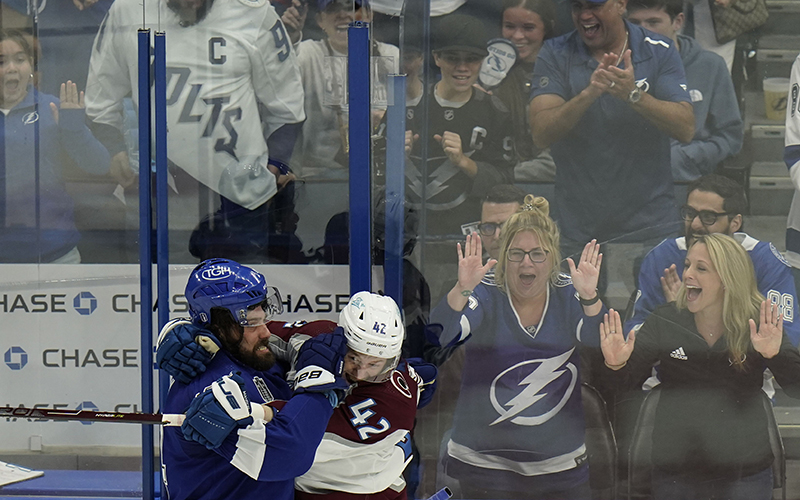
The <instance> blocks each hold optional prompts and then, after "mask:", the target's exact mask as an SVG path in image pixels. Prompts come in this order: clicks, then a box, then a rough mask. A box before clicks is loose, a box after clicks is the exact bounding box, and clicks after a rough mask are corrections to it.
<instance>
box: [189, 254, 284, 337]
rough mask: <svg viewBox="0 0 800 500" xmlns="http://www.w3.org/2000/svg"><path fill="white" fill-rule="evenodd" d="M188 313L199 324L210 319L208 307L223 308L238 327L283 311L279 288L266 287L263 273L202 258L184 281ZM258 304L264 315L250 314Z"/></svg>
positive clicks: (205, 324) (254, 324)
mask: <svg viewBox="0 0 800 500" xmlns="http://www.w3.org/2000/svg"><path fill="white" fill-rule="evenodd" d="M185 295H186V300H187V301H188V302H189V314H190V315H191V317H192V321H193V322H194V323H195V324H197V325H199V326H207V325H208V324H209V323H210V322H211V308H212V307H222V308H225V309H227V310H228V311H230V312H231V314H232V315H233V318H234V319H235V320H236V322H237V323H239V324H240V325H241V326H259V325H263V324H264V323H266V322H267V321H269V320H270V319H271V318H272V317H273V316H274V315H276V314H280V313H282V312H283V303H282V302H281V295H280V293H279V292H278V289H277V288H275V287H272V286H267V280H266V278H264V275H263V274H261V273H259V272H258V271H256V270H255V269H252V268H250V267H247V266H243V265H241V264H239V263H238V262H234V261H232V260H228V259H208V260H204V261H203V262H201V263H200V264H198V265H197V267H195V268H194V270H193V271H192V274H191V275H190V276H189V281H188V283H186V291H185ZM258 306H261V309H263V311H264V313H265V314H264V315H261V314H253V313H252V311H254V310H256V309H257V307H258Z"/></svg>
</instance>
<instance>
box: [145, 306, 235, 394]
mask: <svg viewBox="0 0 800 500" xmlns="http://www.w3.org/2000/svg"><path fill="white" fill-rule="evenodd" d="M219 349H220V344H219V340H217V338H216V337H215V336H214V334H213V333H211V332H209V331H208V330H206V329H204V328H200V327H199V326H196V325H194V324H193V323H192V322H191V321H187V320H184V319H177V320H172V321H170V322H169V323H167V324H166V325H164V328H163V329H162V330H161V333H160V334H159V336H158V351H157V353H156V362H157V363H158V367H159V368H161V369H162V370H164V371H165V372H167V373H169V374H170V375H172V376H173V377H174V378H175V380H177V381H179V382H183V383H184V384H188V383H189V382H191V381H192V379H194V378H195V377H196V376H197V375H199V374H201V373H203V372H205V371H206V365H208V363H210V362H211V359H212V358H213V357H214V354H216V353H217V351H218V350H219Z"/></svg>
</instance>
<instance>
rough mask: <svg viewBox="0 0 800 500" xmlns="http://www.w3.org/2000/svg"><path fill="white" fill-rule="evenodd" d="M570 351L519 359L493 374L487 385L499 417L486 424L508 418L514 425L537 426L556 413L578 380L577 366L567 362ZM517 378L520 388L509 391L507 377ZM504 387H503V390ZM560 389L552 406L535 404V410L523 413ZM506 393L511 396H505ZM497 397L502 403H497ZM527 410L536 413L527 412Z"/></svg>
mask: <svg viewBox="0 0 800 500" xmlns="http://www.w3.org/2000/svg"><path fill="white" fill-rule="evenodd" d="M574 350H575V348H574V347H573V348H572V349H570V350H569V351H567V352H565V353H564V354H561V355H559V356H556V357H554V358H546V359H531V360H527V361H523V362H521V363H517V364H516V365H514V366H512V367H510V368H508V369H506V370H504V371H503V372H501V373H500V374H499V375H497V377H495V378H494V380H492V385H491V387H490V388H489V398H490V400H491V402H492V406H493V407H494V409H495V410H496V411H497V413H499V414H500V416H499V417H497V419H495V421H494V422H492V423H491V424H489V425H495V424H499V423H500V422H505V421H506V420H510V421H511V423H512V424H516V425H541V424H543V423H545V422H547V421H548V420H550V419H551V418H553V417H554V416H555V415H556V414H558V412H559V411H561V408H563V407H564V405H566V404H567V401H569V398H570V396H572V392H573V391H574V389H575V385H576V384H577V382H578V369H577V368H576V367H575V365H574V364H573V363H569V362H568V361H569V358H570V356H572V352H573V351H574ZM504 379H505V380H504ZM519 379H522V380H521V381H520V382H519V383H517V384H516V386H518V387H519V388H520V389H521V390H519V391H518V392H516V393H515V392H513V391H510V390H509V389H508V387H512V386H514V385H515V384H514V383H513V382H512V383H510V382H509V380H514V381H516V380H519ZM551 384H552V385H551ZM564 386H566V389H564ZM504 387H505V388H506V389H503V388H504ZM554 389H556V391H554ZM562 391H563V395H562V396H561V399H560V400H559V401H557V402H555V403H554V404H553V405H547V407H546V408H539V406H541V405H538V406H537V407H536V408H535V409H533V410H531V411H529V412H526V410H528V409H530V408H531V407H532V406H534V404H535V403H536V402H538V401H539V400H541V399H543V398H545V397H546V396H548V394H550V393H551V392H558V393H561V392H562ZM509 396H511V397H510V398H509ZM500 400H504V401H505V402H504V403H501V402H500ZM530 413H536V414H534V415H531V414H530Z"/></svg>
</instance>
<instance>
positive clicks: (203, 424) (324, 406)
mask: <svg viewBox="0 0 800 500" xmlns="http://www.w3.org/2000/svg"><path fill="white" fill-rule="evenodd" d="M185 295H186V299H187V301H188V303H189V310H190V313H191V316H192V321H191V322H189V321H186V320H174V321H172V322H170V323H169V324H168V325H167V326H166V327H165V329H164V333H162V336H163V335H164V334H165V333H166V332H170V331H173V330H175V329H182V328H186V329H192V331H195V332H203V331H204V330H203V329H202V327H204V328H207V329H208V331H210V332H212V333H213V334H214V336H215V337H216V339H218V342H213V341H212V340H211V339H210V338H209V337H206V338H202V337H200V338H197V341H198V342H200V343H201V344H206V345H207V346H212V347H211V350H212V351H215V354H214V356H213V358H212V359H211V360H210V362H208V364H207V366H204V367H202V368H200V366H199V363H198V368H199V369H198V371H199V372H203V373H201V374H199V375H198V376H197V377H196V378H194V380H191V381H188V380H186V381H185V382H181V381H176V382H175V383H173V385H172V387H171V388H170V391H169V394H168V396H167V402H166V405H165V407H164V411H165V412H173V413H184V412H185V413H186V420H185V422H184V424H183V426H181V428H177V427H170V428H166V429H164V437H163V443H162V454H161V457H162V462H163V463H162V467H163V471H164V481H165V484H166V491H167V496H166V498H169V499H170V500H180V499H188V498H191V499H209V500H211V499H215V500H216V499H222V498H226V499H233V498H235V499H237V500H248V499H258V500H263V499H265V498H269V499H270V500H291V499H292V498H293V496H294V478H295V477H297V476H299V475H301V474H303V473H305V472H306V471H307V470H308V469H309V468H310V467H311V464H312V462H313V460H314V454H315V452H316V449H317V446H318V445H319V443H320V441H321V440H322V437H323V434H324V432H325V428H326V426H327V425H328V420H329V418H330V416H331V414H332V412H333V407H335V406H336V405H337V404H338V401H339V400H340V399H342V398H343V397H344V394H345V390H346V389H347V387H348V384H347V382H346V381H345V380H344V379H343V377H342V369H343V366H344V354H345V352H346V350H347V345H346V341H345V339H344V336H343V335H342V334H341V333H336V332H335V333H331V334H325V335H320V336H318V337H315V338H314V339H311V340H309V341H307V342H306V343H305V344H304V345H303V347H302V348H301V349H300V351H299V354H298V358H297V362H296V364H295V370H296V376H295V387H294V391H292V388H290V386H289V385H288V383H287V382H286V380H285V376H286V369H287V367H286V366H285V365H283V364H281V363H277V362H276V359H275V356H274V354H273V353H272V352H271V351H270V350H269V349H268V344H269V337H270V331H269V330H268V328H267V322H268V321H269V319H270V317H271V316H272V314H273V313H279V312H280V310H281V309H282V305H281V300H280V294H279V293H277V290H276V289H275V288H272V287H268V286H267V282H266V280H265V279H264V276H263V275H261V274H260V273H258V272H256V271H254V270H253V269H251V268H249V267H246V266H242V265H239V264H237V263H236V262H233V261H230V260H226V259H209V260H206V261H204V262H202V263H200V264H199V265H198V266H197V267H196V268H195V269H194V270H193V271H192V274H191V276H190V278H189V282H188V284H187V286H186V292H185ZM197 327H201V328H197ZM198 349H203V348H202V347H200V344H198ZM209 357H210V356H209Z"/></svg>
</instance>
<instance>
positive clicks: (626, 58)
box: [598, 49, 636, 101]
mask: <svg viewBox="0 0 800 500" xmlns="http://www.w3.org/2000/svg"><path fill="white" fill-rule="evenodd" d="M606 55H607V56H612V57H614V58H616V57H617V56H616V55H615V54H613V53H612V54H606ZM622 61H623V65H622V68H618V67H617V66H616V65H615V64H614V63H615V62H616V60H615V61H614V62H612V63H611V64H610V65H608V67H606V68H605V69H602V70H601V69H599V68H598V72H599V74H600V76H601V77H603V78H605V79H606V80H607V81H608V82H609V85H608V89H607V92H608V93H609V94H611V95H613V96H614V97H616V98H617V99H620V100H622V101H627V100H628V96H629V95H630V93H631V91H633V89H634V88H636V80H635V78H634V73H633V63H632V62H631V50H630V49H628V50H626V51H625V52H624V53H623V54H622Z"/></svg>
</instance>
